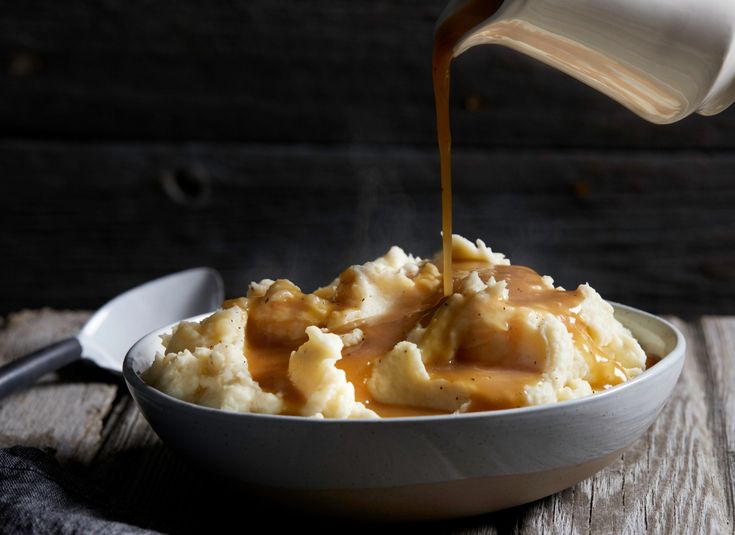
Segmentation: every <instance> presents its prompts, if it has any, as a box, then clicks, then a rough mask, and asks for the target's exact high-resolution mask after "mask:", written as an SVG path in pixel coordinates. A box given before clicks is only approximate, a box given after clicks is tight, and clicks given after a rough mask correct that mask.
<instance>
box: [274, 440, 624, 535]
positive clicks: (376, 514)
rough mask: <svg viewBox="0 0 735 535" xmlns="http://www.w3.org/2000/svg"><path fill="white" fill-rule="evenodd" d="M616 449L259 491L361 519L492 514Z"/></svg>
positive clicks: (588, 468)
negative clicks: (416, 478) (571, 460)
mask: <svg viewBox="0 0 735 535" xmlns="http://www.w3.org/2000/svg"><path fill="white" fill-rule="evenodd" d="M622 451H623V450H619V451H616V452H613V453H610V454H609V455H606V456H604V457H601V458H599V459H595V460H593V461H589V462H586V463H583V464H579V465H574V466H567V467H564V468H556V469H554V470H547V471H544V472H534V473H530V474H518V475H508V476H492V477H483V478H477V479H465V480H462V481H450V482H447V483H431V484H426V485H409V486H404V487H388V488H376V489H334V490H318V491H313V490H312V491H309V490H291V489H274V488H268V489H263V488H261V489H260V492H261V493H262V494H265V495H266V496H268V497H269V498H271V499H273V500H275V501H278V502H281V503H285V504H288V505H289V506H291V507H295V508H297V509H301V510H305V511H308V512H310V513H315V512H326V513H329V514H333V515H336V516H349V517H353V518H360V519H363V520H376V521H383V520H403V521H408V520H431V519H439V518H451V517H460V516H472V515H479V514H483V513H490V512H493V511H498V510H500V509H506V508H508V507H514V506H516V505H521V504H524V503H528V502H532V501H534V500H538V499H540V498H543V497H545V496H549V495H551V494H554V493H555V492H559V491H560V490H563V489H566V488H568V487H571V486H572V485H574V484H575V483H578V482H579V481H582V480H584V479H587V478H588V477H590V476H591V475H593V474H594V473H596V472H598V471H599V470H601V469H602V468H604V467H605V466H607V465H608V464H610V463H611V462H613V461H614V460H615V459H616V458H618V457H619V456H620V454H621V453H622Z"/></svg>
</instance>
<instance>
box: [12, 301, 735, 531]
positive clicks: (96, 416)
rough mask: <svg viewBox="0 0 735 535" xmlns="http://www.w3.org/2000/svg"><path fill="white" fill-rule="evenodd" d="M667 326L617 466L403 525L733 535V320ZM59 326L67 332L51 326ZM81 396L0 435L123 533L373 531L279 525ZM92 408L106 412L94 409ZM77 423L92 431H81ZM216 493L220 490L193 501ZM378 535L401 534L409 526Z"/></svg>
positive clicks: (40, 328) (26, 416)
mask: <svg viewBox="0 0 735 535" xmlns="http://www.w3.org/2000/svg"><path fill="white" fill-rule="evenodd" d="M85 315H86V313H73V312H65V313H64V312H53V311H48V310H47V311H40V312H25V313H24V314H22V315H18V316H15V317H13V318H10V320H9V321H8V324H7V326H6V327H5V328H4V329H3V330H0V354H2V355H6V356H7V355H9V353H8V351H7V349H6V347H7V346H8V345H11V346H12V345H13V343H14V342H12V340H13V339H14V338H16V337H17V336H18V335H19V333H23V336H24V337H27V338H28V340H27V341H26V343H27V344H30V346H33V345H36V344H37V341H36V338H37V339H38V340H42V341H43V343H46V342H47V341H48V340H49V339H50V338H53V337H54V336H64V335H66V334H68V331H69V329H72V326H73V325H75V324H77V325H78V323H79V321H80V319H82V318H84V317H85ZM673 321H674V322H675V323H676V325H677V326H678V327H679V328H680V329H682V331H683V332H684V334H685V336H686V338H687V343H688V355H687V359H686V361H685V364H684V371H683V372H682V376H681V379H680V380H679V383H678V385H677V386H676V389H675V390H674V393H673V396H672V398H671V400H670V401H669V403H668V404H667V405H666V407H665V408H664V410H663V411H662V413H661V414H660V416H659V417H658V418H657V419H656V421H655V422H654V424H653V426H652V427H651V428H650V429H649V430H648V432H647V433H646V434H645V435H644V437H643V438H642V439H641V440H639V441H638V442H636V443H635V444H633V446H632V447H631V448H629V449H628V450H627V451H626V452H625V453H624V454H623V455H621V457H620V458H619V459H618V460H617V461H615V462H614V463H612V464H611V465H610V466H609V467H607V468H606V469H604V470H602V471H601V472H599V473H597V474H596V475H595V476H594V477H592V478H590V479H588V480H586V481H583V482H581V483H579V484H578V485H575V486H574V487H572V488H569V489H566V490H564V491H563V492H560V493H557V494H555V495H553V496H550V497H548V498H545V499H543V500H539V501H537V502H534V503H531V504H527V505H524V506H520V507H515V508H513V509H509V510H506V511H500V512H498V513H493V514H490V515H483V516H479V517H473V518H466V519H457V520H452V521H442V522H433V523H430V524H419V525H413V526H408V527H410V528H411V529H417V530H421V531H422V532H426V533H456V534H468V535H469V534H478V535H479V534H483V535H485V534H487V535H490V534H493V535H494V534H505V533H517V534H534V535H535V534H568V533H573V534H607V533H631V534H638V533H650V534H669V533H731V532H732V531H733V525H735V524H733V520H734V516H733V505H732V487H733V476H732V474H733V472H732V458H733V448H732V442H731V438H730V437H731V436H732V435H730V433H732V429H731V428H732V413H731V411H732V406H731V401H732V399H731V392H730V390H731V385H732V384H733V382H732V379H733V378H732V377H731V374H732V371H733V370H732V356H733V353H734V351H735V318H732V317H729V318H726V317H715V316H712V317H706V318H704V319H703V320H701V321H695V322H688V323H686V322H683V321H681V320H678V319H674V320H673ZM64 324H65V325H67V328H66V329H64V328H60V327H59V326H60V325H64ZM101 377H110V376H109V375H104V376H101ZM77 380H78V379H77ZM46 388H47V389H48V388H49V387H46ZM87 388H88V389H89V390H90V391H91V390H94V391H96V392H97V393H98V394H97V395H98V396H101V397H99V398H98V399H97V400H94V399H92V398H89V399H87V400H85V402H84V403H79V402H77V401H74V400H73V399H72V398H71V397H70V396H68V395H67V394H68V393H65V392H64V391H62V390H58V389H57V390H56V397H55V400H56V405H58V406H59V409H58V410H59V411H61V410H62V409H63V411H65V412H66V413H68V414H67V416H66V417H65V418H62V419H61V420H60V421H58V422H55V421H53V420H50V419H40V420H39V419H38V418H36V417H35V416H34V414H32V413H30V412H25V413H17V414H16V415H12V416H11V415H9V414H8V413H7V412H6V410H5V409H6V406H5V405H4V404H5V403H7V402H0V429H2V430H3V432H5V429H6V428H7V426H8V424H9V423H10V422H9V418H16V419H17V421H16V422H15V423H13V427H12V429H13V433H14V435H13V436H14V437H15V440H17V443H30V444H34V442H32V441H29V440H27V439H26V435H24V433H23V429H26V430H29V429H33V430H34V431H35V432H36V433H41V434H45V435H47V436H50V437H55V438H54V440H55V444H56V448H57V449H56V455H57V456H58V457H59V458H61V459H62V460H63V461H65V463H66V464H71V465H77V464H78V463H82V464H85V463H86V464H89V467H88V468H79V467H78V466H77V470H82V472H81V473H82V474H85V477H87V478H88V479H89V481H90V483H94V484H104V485H106V486H107V487H108V488H111V489H114V490H113V499H114V500H115V501H116V503H117V504H118V506H119V507H120V509H121V510H122V511H125V512H127V513H126V514H127V515H128V518H129V521H130V522H132V523H133V524H135V525H138V526H144V527H149V528H152V529H158V530H161V531H164V532H170V533H197V532H201V531H202V530H204V529H207V528H208V527H209V528H211V527H212V526H210V525H209V524H208V522H210V521H211V519H210V517H209V516H208V515H204V514H203V512H204V511H208V510H216V511H218V514H219V515H220V521H221V526H222V527H225V526H227V525H229V526H232V525H234V524H233V522H242V518H243V515H246V516H247V517H248V518H249V519H259V518H260V519H263V520H269V519H270V520H272V518H273V515H280V516H279V518H281V519H282V522H283V525H284V527H293V528H297V527H298V526H301V525H303V524H304V523H306V522H319V524H320V526H321V527H323V528H324V530H326V531H327V532H344V531H345V530H350V531H352V532H357V533H362V532H365V533H367V532H370V533H374V531H375V526H370V525H355V524H354V523H350V522H345V521H337V520H329V519H324V518H305V517H302V516H301V515H299V514H295V513H291V512H289V513H288V515H284V512H283V511H282V510H274V509H273V506H272V505H270V504H268V503H265V502H261V501H259V500H258V499H257V498H253V497H248V498H247V499H243V497H242V494H241V490H240V489H237V488H234V487H230V486H228V485H227V484H225V483H223V482H222V481H211V480H209V479H207V476H206V475H204V474H202V473H200V472H198V471H197V470H196V469H195V467H193V466H191V465H189V464H188V463H187V462H186V461H184V460H182V459H180V458H179V457H177V456H176V455H175V454H174V453H172V452H171V451H170V450H169V449H168V448H166V447H165V446H163V444H161V442H160V440H159V439H158V438H157V437H156V436H155V434H154V433H153V432H152V430H151V429H150V427H149V426H148V424H147V423H146V422H145V420H144V419H143V418H142V416H141V415H140V413H139V412H138V410H137V408H136V407H135V404H134V403H133V401H132V400H131V399H130V397H129V396H128V395H127V392H126V390H125V388H124V387H123V386H122V385H118V384H116V383H114V382H113V383H110V384H102V383H99V382H98V383H92V384H89V385H87ZM110 389H112V390H116V391H117V395H114V403H113V406H112V407H111V408H110V404H109V401H108V402H107V404H105V400H108V399H109V398H106V397H104V396H102V394H103V393H104V392H107V391H109V390H110ZM47 391H48V390H47ZM44 392H45V391H44V390H43V389H42V388H41V387H36V388H34V389H31V390H29V391H28V392H27V395H28V396H29V397H28V399H29V401H28V403H31V404H35V405H34V406H35V407H36V410H47V408H46V407H47V406H42V405H40V401H39V400H41V399H43V394H44ZM31 397H35V398H37V399H36V400H35V401H33V400H31ZM10 401H12V400H10ZM94 403H101V406H102V407H108V410H93V407H92V405H93V404H94ZM85 421H93V422H94V423H92V424H89V423H87V424H83V422H85ZM74 423H76V425H78V426H80V425H81V427H80V428H83V427H88V426H90V425H91V427H94V428H96V429H100V430H102V432H101V433H97V434H94V433H92V434H88V435H87V438H86V439H85V440H81V441H80V440H79V438H78V436H77V435H73V436H72V435H69V434H68V433H66V432H65V431H64V430H63V429H62V428H64V427H68V426H72V425H73V424H74ZM93 438H95V439H96V440H92V439H93ZM3 445H6V442H5V440H4V441H3ZM215 487H217V488H220V490H221V492H219V493H211V492H201V489H211V488H215ZM192 493H195V494H196V506H195V507H187V506H182V504H189V503H191V500H192ZM380 529H381V530H386V532H393V531H404V532H405V530H406V529H407V526H405V525H402V526H390V525H386V526H381V527H380Z"/></svg>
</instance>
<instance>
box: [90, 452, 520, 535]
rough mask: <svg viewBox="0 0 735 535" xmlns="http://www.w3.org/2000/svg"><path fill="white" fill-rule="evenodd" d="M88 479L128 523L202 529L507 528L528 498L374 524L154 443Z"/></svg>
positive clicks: (443, 530) (363, 530)
mask: <svg viewBox="0 0 735 535" xmlns="http://www.w3.org/2000/svg"><path fill="white" fill-rule="evenodd" d="M86 477H87V478H88V479H91V480H93V481H92V482H93V484H94V485H96V486H99V487H100V488H104V489H105V492H108V493H109V499H110V500H111V503H114V504H115V505H116V507H115V509H116V510H117V514H119V515H120V516H119V518H120V519H121V520H123V521H126V522H129V523H131V524H134V525H138V526H142V527H148V528H150V529H154V530H160V531H164V532H170V533H182V534H185V533H202V532H207V531H211V530H212V529H217V528H222V529H225V528H228V529H232V528H233V527H239V528H242V529H247V528H253V527H255V526H258V529H259V530H262V529H263V527H267V528H269V530H271V529H272V530H273V531H280V530H286V529H299V530H303V529H304V528H307V527H314V526H317V525H318V526H319V529H320V530H322V531H326V532H330V533H331V532H335V533H336V532H344V531H345V530H349V532H350V533H368V532H369V533H375V531H376V530H378V531H381V532H394V531H396V532H397V531H401V532H404V533H405V532H406V531H407V530H409V531H413V530H414V529H415V530H420V531H421V532H422V533H447V532H455V531H473V530H476V529H478V528H487V527H488V526H493V527H494V528H495V529H496V530H497V531H498V532H499V533H504V532H511V531H514V528H515V527H516V526H518V525H519V524H522V523H523V518H524V516H525V515H526V513H527V512H529V511H530V509H531V508H533V507H534V504H530V505H526V506H520V507H516V508H513V509H508V510H505V511H501V512H497V513H492V514H488V515H482V516H476V517H469V518H462V519H452V520H441V521H431V522H413V523H405V522H404V523H382V522H381V523H376V522H370V521H365V520H355V519H350V518H337V517H329V516H325V515H322V514H320V515H316V514H313V515H312V514H308V513H307V512H304V511H301V510H297V509H296V508H292V507H289V506H287V505H283V504H279V503H276V502H273V501H269V500H267V499H265V498H262V497H259V496H257V495H254V494H252V493H248V492H245V491H243V489H242V487H239V486H237V485H235V484H232V483H229V482H227V481H224V480H222V479H218V478H212V477H209V476H207V475H206V474H203V473H202V472H201V471H200V470H198V469H197V468H195V467H192V466H189V465H188V464H187V463H186V462H185V461H183V460H182V459H180V458H179V457H178V456H176V455H175V454H174V453H172V452H171V451H170V450H169V449H168V448H166V447H165V446H164V445H163V444H161V443H160V442H159V443H157V444H155V445H152V446H150V447H145V448H137V449H132V450H126V451H123V452H119V453H117V454H115V455H114V456H112V457H111V458H109V459H107V460H105V461H103V462H100V463H99V464H98V465H97V466H96V467H95V468H94V473H93V474H87V475H86Z"/></svg>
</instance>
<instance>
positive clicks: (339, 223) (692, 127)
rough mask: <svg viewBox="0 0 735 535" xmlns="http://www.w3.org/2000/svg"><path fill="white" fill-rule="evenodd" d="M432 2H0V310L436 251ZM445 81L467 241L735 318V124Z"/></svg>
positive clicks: (502, 62) (496, 56) (472, 61)
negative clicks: (395, 247)
mask: <svg viewBox="0 0 735 535" xmlns="http://www.w3.org/2000/svg"><path fill="white" fill-rule="evenodd" d="M444 3H445V2H444V1H434V0H431V1H429V0H412V1H402V2H395V1H393V2H388V1H376V0H351V1H349V2H347V1H340V2H335V1H333V0H332V1H328V0H319V1H309V2H288V3H286V2H283V3H281V2H275V1H272V0H268V1H266V0H262V1H257V0H256V1H253V0H250V1H247V2H245V1H239V2H225V1H217V2H211V1H192V0H180V1H179V2H162V1H142V0H124V1H123V0H107V1H91V0H87V1H83V0H65V1H63V2H59V1H51V0H23V1H11V2H3V6H2V8H1V9H0V58H1V61H2V64H1V67H2V68H1V69H0V174H1V175H0V176H1V180H0V187H2V194H1V195H0V229H1V231H0V232H1V233H0V253H2V262H1V264H0V280H1V281H2V286H1V288H2V292H1V294H0V314H5V313H8V312H10V311H13V310H18V309H21V308H26V307H28V308H33V307H41V306H53V307H57V308H80V307H81V308H93V307H96V306H98V305H100V304H102V303H103V302H104V301H105V300H106V299H107V298H109V297H111V296H113V295H115V294H116V293H117V292H120V291H123V290H124V289H126V288H128V287H130V286H133V285H135V284H138V283H140V282H143V281H145V280H147V279H149V278H152V277H154V276H158V275H162V274H165V273H167V272H171V271H174V270H179V269H183V268H186V267H191V266H196V265H211V266H214V267H216V268H217V269H219V270H220V271H221V272H222V274H223V275H224V277H225V280H226V283H227V291H228V294H229V295H230V296H235V295H242V294H243V293H244V292H245V290H246V285H247V283H248V282H249V281H250V280H252V279H259V278H263V277H271V278H275V277H289V278H292V279H293V280H294V281H295V282H296V283H298V284H300V285H301V286H302V287H303V288H304V289H306V290H310V289H313V287H314V286H316V285H318V284H322V283H326V282H328V281H329V280H331V279H332V278H333V277H334V276H335V275H336V274H337V273H338V272H339V271H340V270H341V269H342V268H344V267H345V266H346V265H347V264H349V263H356V262H362V261H365V260H366V259H368V258H371V257H375V256H377V255H379V254H382V253H383V252H384V250H385V249H386V248H387V247H388V246H389V245H390V244H393V243H397V244H400V245H402V246H404V248H406V249H407V250H410V251H412V252H414V253H416V254H420V255H429V254H431V253H433V252H434V251H435V250H436V249H438V248H439V246H440V239H439V224H440V222H439V219H440V215H439V177H438V157H437V150H436V147H435V131H434V115H433V100H432V98H433V97H432V88H431V46H432V31H433V25H434V21H435V19H436V17H437V15H438V14H439V12H440V11H441V9H442V8H443V6H444ZM453 76H454V83H453V90H452V91H453V93H452V114H453V115H452V120H453V124H454V137H455V206H456V216H455V229H456V231H458V232H459V233H461V234H463V235H465V236H467V237H469V238H475V237H481V238H483V239H485V241H486V242H488V244H489V245H491V246H492V247H493V248H494V249H496V250H499V251H502V252H505V253H507V254H508V255H509V256H510V258H511V259H512V260H513V261H514V262H516V263H527V264H530V265H532V266H533V267H535V268H537V269H538V270H539V271H542V272H544V273H548V274H551V275H553V276H554V277H555V279H556V280H557V282H558V283H561V284H563V285H565V286H569V287H571V286H575V285H576V284H577V283H580V282H585V281H589V282H590V283H591V284H592V285H593V286H595V287H596V288H597V289H598V290H599V291H600V292H601V293H602V295H603V296H605V297H607V298H609V299H612V300H616V301H622V302H625V303H628V304H632V305H635V306H639V307H643V308H646V309H649V310H651V311H654V312H659V313H676V314H681V315H684V316H691V315H693V314H700V313H734V312H735V210H733V208H734V206H735V109H734V110H729V111H726V112H724V113H722V114H721V115H719V116H716V117H712V118H704V117H699V116H694V117H690V118H688V119H685V120H684V121H682V122H680V123H678V124H675V125H671V126H655V125H651V124H648V123H645V122H643V120H642V119H639V118H638V117H636V116H634V115H633V114H632V113H630V112H629V111H627V110H625V109H624V108H622V107H621V106H619V105H618V104H616V103H614V102H612V101H609V100H607V99H606V97H604V96H602V95H599V94H597V93H595V92H594V91H593V90H592V89H590V88H588V87H586V86H584V85H582V84H580V83H578V82H576V81H574V80H572V79H570V78H568V77H566V76H565V75H563V74H561V73H558V72H556V71H553V70H552V69H550V68H548V67H546V66H544V65H542V64H540V63H537V62H534V61H533V60H530V59H528V58H526V57H524V56H521V55H519V54H518V53H515V52H512V51H510V50H506V49H503V48H500V47H481V48H476V49H473V50H470V51H469V52H467V53H466V54H465V55H464V56H462V57H460V58H459V59H458V60H457V61H456V62H455V67H454V71H453Z"/></svg>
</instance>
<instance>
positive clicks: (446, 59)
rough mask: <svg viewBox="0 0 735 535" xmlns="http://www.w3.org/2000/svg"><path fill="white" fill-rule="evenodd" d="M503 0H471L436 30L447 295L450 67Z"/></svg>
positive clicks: (436, 93) (448, 289)
mask: <svg viewBox="0 0 735 535" xmlns="http://www.w3.org/2000/svg"><path fill="white" fill-rule="evenodd" d="M502 3H503V2H502V0H484V1H483V0H470V1H469V2H467V3H466V4H465V5H463V6H462V7H460V8H459V9H458V10H456V11H454V12H453V13H452V14H451V15H450V16H449V17H447V18H446V19H444V20H443V21H442V22H441V24H439V26H438V27H437V28H436V31H435V33H434V50H433V53H432V62H431V63H432V79H433V82H434V106H435V108H436V138H437V143H438V144H439V161H440V171H441V192H442V270H443V273H444V295H445V296H448V295H450V294H451V293H452V133H451V128H450V121H449V89H450V68H451V64H452V57H453V55H454V47H455V45H456V44H457V42H458V41H459V40H460V39H461V38H462V36H464V35H465V34H466V33H467V32H468V31H469V30H471V29H472V28H474V27H475V26H477V25H478V24H480V23H481V22H482V21H484V20H485V19H487V18H488V17H490V16H491V15H492V14H493V13H495V12H496V11H497V10H498V8H500V5H501V4H502Z"/></svg>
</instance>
